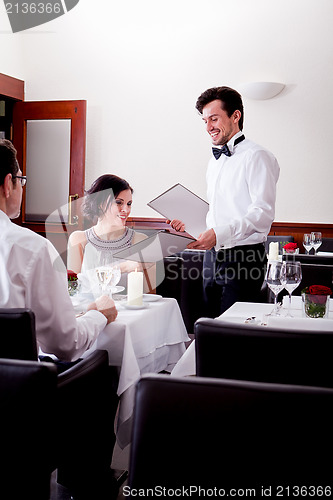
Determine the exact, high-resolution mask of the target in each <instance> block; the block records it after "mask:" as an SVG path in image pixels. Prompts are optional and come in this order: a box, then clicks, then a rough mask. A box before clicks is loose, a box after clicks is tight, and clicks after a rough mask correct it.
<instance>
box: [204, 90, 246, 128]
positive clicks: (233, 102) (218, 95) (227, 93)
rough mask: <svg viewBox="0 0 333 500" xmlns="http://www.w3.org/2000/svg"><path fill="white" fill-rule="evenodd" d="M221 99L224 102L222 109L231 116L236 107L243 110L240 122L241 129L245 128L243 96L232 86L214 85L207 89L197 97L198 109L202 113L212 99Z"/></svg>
mask: <svg viewBox="0 0 333 500" xmlns="http://www.w3.org/2000/svg"><path fill="white" fill-rule="evenodd" d="M216 99H219V100H220V101H221V102H222V109H223V110H224V111H225V112H226V113H227V115H228V116H229V118H230V117H231V115H232V114H233V112H234V111H236V109H238V110H239V111H240V112H241V117H240V120H239V122H238V125H239V128H240V130H243V121H244V107H243V102H242V96H241V95H240V94H239V93H238V92H237V90H234V89H232V88H230V87H212V88H211V89H208V90H205V92H203V93H202V94H201V95H200V96H199V97H198V99H197V102H196V104H195V107H196V109H197V110H198V111H199V113H200V114H202V110H203V108H204V107H205V106H206V105H207V104H209V103H210V102H212V101H216Z"/></svg>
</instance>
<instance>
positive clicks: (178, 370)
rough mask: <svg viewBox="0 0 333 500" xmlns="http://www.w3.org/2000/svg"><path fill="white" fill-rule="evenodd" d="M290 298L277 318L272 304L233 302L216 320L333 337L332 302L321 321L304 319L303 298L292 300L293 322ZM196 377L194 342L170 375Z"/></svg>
mask: <svg viewBox="0 0 333 500" xmlns="http://www.w3.org/2000/svg"><path fill="white" fill-rule="evenodd" d="M288 300H289V297H285V298H284V300H283V304H282V308H281V311H280V316H269V313H270V312H271V311H272V309H273V304H267V303H256V302H235V304H233V305H232V306H231V307H229V309H227V311H225V312H224V313H223V314H221V315H220V316H218V317H217V318H215V319H216V320H217V321H219V320H222V321H229V322H232V323H240V324H241V323H242V324H244V323H245V322H248V323H249V324H250V323H252V324H253V323H254V324H258V325H261V326H262V328H263V329H264V328H265V326H269V327H272V328H279V329H283V328H288V329H290V328H293V329H295V330H297V329H302V330H318V331H319V330H320V331H327V332H332V333H333V299H330V312H329V317H328V319H321V318H316V319H312V318H305V317H303V314H302V298H301V297H298V296H293V297H292V303H291V311H290V312H291V314H292V316H293V317H292V318H290V317H287V316H286V314H287V312H288V302H287V301H288ZM195 374H196V367H195V340H194V341H193V342H192V343H191V344H190V346H189V347H188V349H187V350H186V352H185V353H184V354H183V356H182V357H181V359H180V360H179V361H178V363H177V364H176V366H175V367H174V369H173V370H172V372H171V375H172V376H176V377H185V376H193V375H195Z"/></svg>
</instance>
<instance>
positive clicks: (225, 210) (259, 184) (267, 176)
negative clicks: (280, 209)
mask: <svg viewBox="0 0 333 500" xmlns="http://www.w3.org/2000/svg"><path fill="white" fill-rule="evenodd" d="M242 134H243V133H242V132H238V133H237V134H235V135H234V136H233V137H232V138H231V139H230V141H229V142H228V143H227V145H228V147H229V150H230V152H231V153H232V155H231V156H230V157H228V156H226V155H224V154H222V155H221V156H220V158H219V159H218V160H216V159H215V158H214V157H213V156H212V158H211V160H210V161H209V164H208V168H207V174H206V180H207V199H208V203H209V211H208V214H207V219H206V222H207V228H208V229H210V228H212V229H213V230H214V232H215V234H216V246H215V248H216V250H220V249H221V248H232V247H235V246H240V245H253V244H256V243H262V242H264V241H265V240H266V238H267V234H268V233H269V231H270V228H271V224H272V222H273V220H274V216H275V199H276V183H277V180H278V178H279V172H280V168H279V165H278V162H277V160H276V158H275V157H274V155H273V154H272V153H271V152H270V151H268V150H267V149H265V148H263V147H262V146H259V145H258V144H256V143H254V142H252V141H250V140H248V139H244V140H243V141H242V142H240V143H238V144H236V145H235V146H234V141H235V140H236V139H237V138H238V137H240V136H241V135H242Z"/></svg>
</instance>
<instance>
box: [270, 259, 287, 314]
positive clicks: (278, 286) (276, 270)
mask: <svg viewBox="0 0 333 500" xmlns="http://www.w3.org/2000/svg"><path fill="white" fill-rule="evenodd" d="M281 271H282V262H278V261H268V266H267V271H266V276H265V281H266V283H267V286H268V288H269V289H270V290H271V291H272V292H273V294H274V309H273V310H272V312H271V313H270V314H267V316H280V312H279V307H278V305H277V296H278V294H279V293H280V292H281V290H283V288H284V284H283V283H282V281H281V278H282V275H281Z"/></svg>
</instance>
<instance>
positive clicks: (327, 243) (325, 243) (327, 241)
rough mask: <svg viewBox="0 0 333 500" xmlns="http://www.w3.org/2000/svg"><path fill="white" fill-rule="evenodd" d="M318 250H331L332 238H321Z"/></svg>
mask: <svg viewBox="0 0 333 500" xmlns="http://www.w3.org/2000/svg"><path fill="white" fill-rule="evenodd" d="M321 241H322V243H321V245H320V247H319V248H318V252H333V238H322V240H321Z"/></svg>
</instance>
